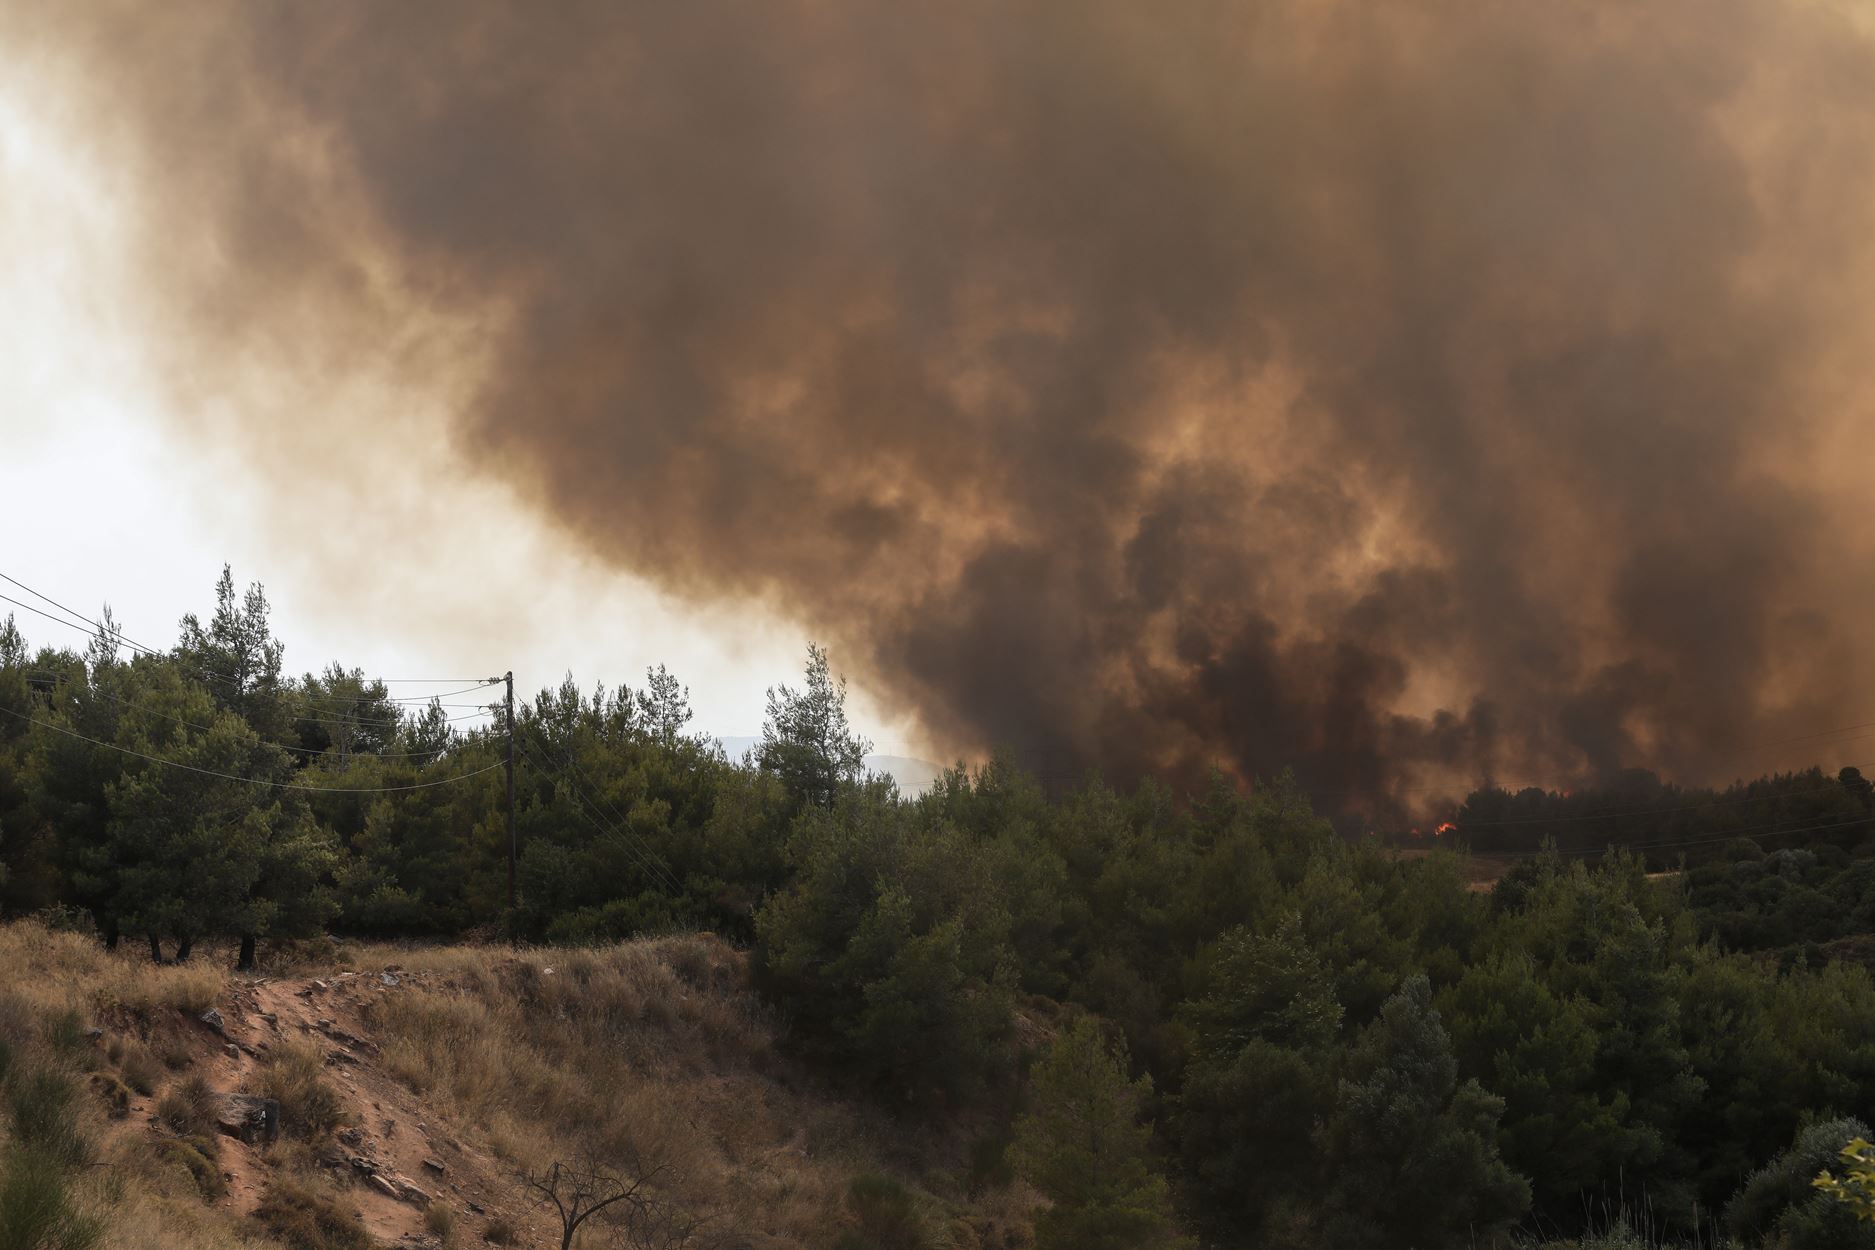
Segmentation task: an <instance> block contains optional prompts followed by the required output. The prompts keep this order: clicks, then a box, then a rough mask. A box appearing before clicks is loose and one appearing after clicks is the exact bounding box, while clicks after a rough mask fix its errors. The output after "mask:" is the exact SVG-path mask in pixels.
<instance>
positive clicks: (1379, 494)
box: [0, 0, 1875, 819]
mask: <svg viewBox="0 0 1875 1250" xmlns="http://www.w3.org/2000/svg"><path fill="white" fill-rule="evenodd" d="M129 31H134V37H127V33H126V32H129ZM0 36H4V38H5V39H6V40H7V42H8V43H9V44H10V45H12V46H15V47H17V48H20V49H22V50H23V55H25V56H26V57H28V58H30V63H31V64H32V65H33V66H34V73H35V75H36V79H35V81H38V82H40V83H41V84H42V85H43V90H45V91H47V92H55V93H60V94H61V98H63V99H66V100H67V101H68V102H69V103H68V107H69V108H70V109H72V110H75V111H76V112H77V114H78V115H79V116H81V117H84V118H88V119H89V120H90V121H92V122H94V123H97V124H94V125H91V126H89V127H88V130H87V133H89V134H90V135H91V136H92V138H91V140H90V141H91V142H93V143H95V144H96V145H97V146H98V147H99V149H100V154H101V158H102V159H105V160H106V161H108V162H109V163H110V165H111V166H112V167H113V168H114V169H117V170H119V171H120V173H121V180H122V182H121V185H122V186H123V187H124V189H125V194H126V196H127V197H128V199H127V203H128V204H129V205H130V209H131V212H132V213H133V215H134V217H135V219H136V221H137V222H138V223H139V227H138V228H139V232H140V233H139V237H141V238H142V239H144V240H145V241H146V244H147V246H146V248H145V250H144V253H143V255H144V262H145V268H146V270H147V272H146V273H145V274H144V278H145V282H144V284H143V287H142V289H141V290H140V292H139V294H138V298H139V299H140V300H141V301H144V302H146V303H147V304H148V306H149V307H151V308H153V309H156V310H159V311H160V314H161V316H162V318H163V323H164V324H165V325H167V326H169V327H170V333H169V335H168V338H167V341H166V343H165V345H164V348H163V350H164V352H165V353H166V356H165V359H166V360H167V362H168V366H167V367H168V376H170V377H171V378H172V379H173V381H174V383H175V385H176V386H177V388H178V390H179V391H180V392H181V393H183V394H184V395H185V397H188V398H191V399H193V400H203V401H206V400H220V399H225V398H227V397H229V396H239V395H241V394H243V393H245V392H244V388H247V387H250V386H251V385H253V381H252V380H253V378H255V377H257V376H266V377H267V378H268V379H269V382H268V385H269V386H273V387H285V386H290V385H292V383H291V382H290V381H287V380H284V379H290V378H294V377H301V378H306V379H311V380H309V381H307V382H306V384H305V387H306V393H305V394H304V395H303V396H301V397H300V400H299V401H296V402H301V403H302V406H303V408H304V410H305V411H306V413H307V414H308V420H309V421H311V420H313V418H312V416H311V414H312V413H314V412H317V413H318V418H317V421H318V426H317V428H318V429H319V430H320V431H321V434H320V436H319V437H323V438H367V439H368V438H370V437H373V430H374V428H382V426H383V413H381V412H373V413H369V414H364V413H357V412H346V411H331V410H330V407H329V406H328V405H324V404H322V402H321V400H322V398H323V396H322V394H321V391H320V386H321V385H323V382H324V379H326V378H328V377H330V376H332V375H333V374H334V373H339V374H343V373H345V372H347V371H349V370H352V369H354V368H357V367H363V365H364V363H365V362H370V363H371V364H372V365H373V366H374V367H376V366H378V365H384V363H385V362H387V361H388V362H390V364H389V365H388V366H387V367H388V368H390V369H391V371H392V372H393V373H394V374H395V375H396V376H397V377H399V378H400V379H401V382H402V384H403V385H405V386H407V387H408V388H410V390H412V391H413V392H422V393H424V394H426V395H429V396H430V397H432V398H433V399H434V400H435V402H436V403H438V404H441V405H442V406H443V407H444V408H445V409H446V410H447V411H448V412H449V413H450V414H451V416H450V421H451V423H452V437H453V439H454V440H455V442H456V443H457V445H458V447H459V448H460V450H461V452H462V454H463V455H464V456H466V457H467V458H468V459H469V460H470V461H471V462H472V463H474V464H476V465H478V466H479V467H480V468H481V469H482V470H484V471H485V472H487V473H490V474H494V475H498V476H500V477H502V478H504V479H506V480H508V481H510V482H512V483H513V484H514V486H515V487H516V489H518V490H519V491H521V492H522V493H523V494H524V495H525V496H526V497H528V498H529V499H531V500H532V501H533V503H534V505H535V506H537V507H538V508H539V509H541V510H542V511H543V512H544V513H546V514H548V515H550V516H551V517H553V518H554V519H555V520H556V521H557V522H558V523H559V524H560V525H562V526H564V527H565V528H566V529H567V530H568V531H570V532H572V533H574V534H576V535H577V536H578V537H579V539H580V540H581V541H582V542H584V543H585V544H587V545H588V546H589V547H590V549H591V550H593V551H594V552H596V553H598V554H599V555H600V556H602V557H604V558H605V559H607V560H609V561H612V562H614V563H615V564H617V565H618V566H620V567H622V568H626V569H629V570H632V571H635V572H637V573H640V574H643V575H645V576H647V577H649V578H650V579H652V580H653V581H654V582H655V583H656V584H658V585H660V586H662V587H665V588H667V589H670V590H672V591H675V592H677V593H679V594H681V595H685V596H691V597H695V598H699V599H709V600H731V601H753V602H757V603H760V604H763V605H765V606H766V607H767V608H770V609H772V610H774V611H777V612H780V613H782V614H784V615H785V616H786V617H788V618H790V619H793V620H797V621H799V622H801V623H802V624H803V625H804V626H805V627H806V629H807V630H808V631H810V632H813V633H814V634H816V635H818V636H821V637H825V638H827V639H829V640H830V641H831V642H832V643H833V645H834V646H835V647H836V650H837V652H838V654H840V655H841V656H842V657H845V658H846V661H847V663H849V664H852V665H855V666H857V669H858V672H859V675H860V676H861V677H862V678H863V679H864V680H865V681H866V682H867V683H868V685H869V687H870V688H873V689H875V690H878V691H880V692H882V693H883V694H884V695H885V696H887V697H889V698H890V699H892V700H895V701H896V702H897V703H898V704H900V705H902V706H904V707H906V708H908V709H911V710H912V711H913V712H914V713H915V714H916V715H917V716H918V717H919V718H920V720H921V722H922V724H923V726H924V728H925V730H926V732H927V733H928V736H929V738H930V741H931V746H930V749H929V751H928V752H927V754H931V755H936V756H940V757H945V758H948V757H949V756H950V755H951V753H953V752H964V753H970V754H975V753H978V752H982V751H986V750H988V749H990V748H992V747H995V746H999V745H1000V746H1005V747H1008V748H1010V749H1012V750H1014V751H1015V752H1016V753H1017V754H1018V755H1019V756H1020V757H1022V758H1024V759H1027V760H1029V761H1030V762H1031V763H1032V764H1034V765H1036V766H1040V767H1045V768H1047V769H1048V770H1050V771H1056V770H1061V771H1068V772H1073V771H1078V770H1079V769H1080V768H1082V767H1084V766H1088V765H1098V766H1100V767H1102V768H1104V769H1105V770H1107V771H1108V772H1109V773H1110V774H1111V775H1113V776H1116V777H1120V778H1126V779H1131V778H1134V777H1137V776H1140V775H1143V774H1145V773H1148V772H1165V771H1168V770H1169V771H1171V772H1174V773H1176V774H1178V775H1180V776H1183V777H1185V778H1188V779H1193V780H1195V779H1198V778H1201V777H1202V775H1203V773H1204V770H1205V769H1206V768H1207V767H1209V766H1210V765H1212V764H1214V763H1215V764H1218V765H1220V766H1222V767H1224V768H1225V769H1227V770H1228V771H1230V772H1231V773H1233V774H1235V775H1237V776H1239V777H1241V778H1248V777H1250V776H1253V775H1258V774H1262V775H1269V774H1271V773H1273V772H1275V771H1277V770H1279V769H1281V768H1282V767H1285V766H1290V767H1293V768H1294V769H1295V770H1296V773H1297V776H1298V778H1299V780H1300V781H1301V783H1302V785H1303V786H1304V787H1305V788H1306V789H1307V790H1309V791H1310V792H1311V793H1312V794H1315V795H1316V796H1318V799H1319V800H1320V801H1322V802H1324V803H1327V804H1329V805H1331V806H1333V807H1334V808H1335V809H1337V810H1342V811H1353V812H1358V813H1364V814H1366V815H1368V816H1370V817H1374V818H1378V819H1387V818H1389V817H1390V816H1393V815H1396V814H1397V813H1398V812H1399V811H1401V810H1403V809H1405V808H1410V807H1412V806H1413V803H1414V801H1415V800H1414V797H1413V796H1414V795H1416V794H1420V793H1423V792H1424V788H1425V787H1432V788H1434V789H1435V790H1438V791H1440V792H1441V793H1447V794H1450V795H1452V796H1453V797H1456V796H1458V795H1460V794H1462V793H1463V792H1464V790H1465V789H1466V788H1467V786H1468V783H1471V782H1475V781H1477V780H1478V779H1481V778H1513V779H1516V780H1518V781H1522V780H1535V781H1541V782H1544V783H1546V784H1563V783H1569V782H1583V781H1589V780H1594V779H1597V778H1600V777H1603V776H1606V775H1607V774H1609V773H1610V772H1611V771H1612V770H1614V769H1617V768H1620V767H1625V766H1634V765H1640V766H1646V767H1651V768H1654V769H1657V770H1659V771H1662V772H1664V773H1666V774H1668V775H1671V776H1675V777H1679V778H1683V779H1686V780H1692V781H1706V780H1710V781H1723V780H1725V779H1728V778H1730V777H1731V776H1734V775H1738V774H1740V773H1742V772H1754V773H1755V772H1757V771H1762V770H1763V769H1764V768H1765V767H1767V766H1768V765H1772V764H1776V763H1780V762H1782V761H1780V760H1779V759H1778V758H1775V757H1776V755H1777V754H1778V753H1771V754H1772V756H1773V758H1768V759H1767V758H1765V756H1766V752H1764V751H1762V750H1759V749H1758V748H1759V747H1760V745H1761V744H1763V743H1767V742H1778V741H1781V740H1783V739H1785V738H1787V737H1790V736H1792V735H1795V734H1800V733H1806V732H1810V731H1813V730H1814V729H1815V728H1816V727H1818V726H1820V725H1831V724H1841V723H1847V722H1848V721H1851V720H1855V719H1858V718H1859V717H1860V714H1861V712H1862V710H1864V709H1866V707H1867V706H1868V705H1869V703H1870V700H1871V696H1875V668H1872V667H1871V665H1870V662H1869V661H1868V660H1867V659H1866V658H1865V655H1864V649H1862V648H1859V647H1857V646H1856V645H1855V643H1856V638H1855V635H1854V633H1853V623H1854V622H1857V621H1859V620H1861V619H1863V618H1865V617H1866V616H1867V614H1868V610H1869V608H1870V606H1871V605H1870V604H1869V602H1868V599H1869V591H1868V590H1867V589H1866V580H1865V579H1853V578H1850V577H1847V576H1845V574H1844V570H1845V569H1849V568H1853V567H1859V566H1860V561H1862V560H1865V559H1866V557H1867V554H1868V547H1869V542H1870V539H1871V537H1875V530H1872V528H1871V526H1870V524H1869V522H1868V520H1867V516H1866V512H1867V510H1866V507H1865V506H1864V503H1863V500H1864V498H1865V493H1866V486H1865V482H1864V481H1863V476H1864V475H1863V473H1862V467H1861V460H1860V459H1859V458H1858V457H1855V456H1844V455H1841V454H1840V450H1841V449H1842V448H1843V447H1844V446H1846V445H1849V444H1848V443H1846V441H1845V440H1847V439H1848V438H1849V436H1850V435H1851V434H1852V433H1854V432H1855V431H1857V430H1858V429H1859V428H1861V427H1860V424H1859V423H1860V422H1861V421H1862V417H1861V415H1860V414H1861V410H1862V406H1863V404H1864V402H1865V400H1864V398H1863V396H1862V394H1861V391H1862V388H1861V386H1860V384H1859V383H1858V382H1857V381H1856V375H1855V373H1854V372H1853V369H1854V367H1855V366H1856V365H1857V364H1858V363H1859V360H1860V356H1859V354H1858V347H1857V345H1858V344H1859V343H1860V341H1861V340H1862V339H1863V338H1864V337H1865V335H1866V332H1867V329H1868V326H1867V316H1868V314H1867V312H1866V308H1867V307H1868V301H1867V300H1866V298H1865V295H1866V292H1867V290H1868V289H1869V282H1870V278H1871V270H1870V246H1869V236H1868V232H1867V230H1866V221H1867V220H1868V213H1869V210H1870V208H1871V207H1875V185H1872V184H1871V179H1872V178H1875V171H1872V170H1871V168H1870V166H1869V164H1868V162H1867V161H1866V159H1864V158H1865V156H1866V153H1867V151H1869V150H1870V148H1871V146H1875V108H1871V105H1875V39H1872V38H1871V33H1870V31H1869V29H1868V28H1867V26H1866V24H1864V23H1862V22H1861V19H1860V18H1859V17H1858V16H1857V15H1856V14H1855V13H1854V12H1853V11H1852V10H1850V9H1848V8H1847V7H1843V6H1836V5H1831V4H1826V3H1820V2H1815V3H1812V2H1799V3H1791V4H1784V5H1776V6H1767V5H1757V4H1747V3H1742V2H1734V0H1722V2H1721V3H1718V4H1716V5H1715V4H1710V3H1692V2H1691V0H1674V2H1670V3H1664V4H1656V5H1647V6H1642V7H1638V8H1637V7H1631V6H1629V7H1622V6H1612V5H1567V6H1532V5H1471V6H1442V7H1438V8H1434V9H1424V8H1414V7H1406V8H1401V7H1397V6H1379V7H1377V6H1373V5H1366V4H1355V3H1325V4H1324V3H1303V2H1301V0H1294V2H1288V0H1285V2H1282V3H1275V4H1254V5H1253V4H1245V3H1240V2H1237V0H1231V2H1224V0H1196V2H1194V3H1189V4H1178V5H1172V6H1163V5H1158V6H1140V5H1135V4H1126V3H1118V2H1106V0H1098V2H1096V3H1091V4H1090V3H1066V2H1044V3H1037V4H1024V5H1013V6H1012V5H1000V4H991V3H975V2H967V3H962V4H955V5H945V6H940V7H936V8H928V9H917V10H906V9H903V8H894V9H891V10H889V11H888V10H879V9H878V8H877V7H876V6H870V5H865V4H858V3H849V2H847V0H835V2H834V3H805V2H803V3H781V4H774V5H766V6H762V7H761V8H760V9H756V10H751V9H749V8H748V7H746V6H740V5H733V4H725V3H715V2H708V3H700V4H685V5H681V6H670V5H666V4H658V3H643V4H635V3H634V4H623V5H620V4H585V5H562V6H555V8H554V11H553V13H552V14H551V15H550V16H548V15H544V14H541V13H539V12H535V11H533V10H520V9H514V8H511V7H508V6H502V5H495V4H479V3H478V4H469V5H449V6H440V5H431V4H421V3H419V4H405V5H398V6H396V7H394V8H384V7H373V8H357V9H351V10H346V11H343V12H334V11H332V10H330V9H329V8H319V9H303V8H292V7H287V8H281V7H270V8H254V7H252V6H234V5H227V4H216V3H202V4H193V5H183V6H166V7H165V8H164V9H163V10H162V11H161V12H159V13H151V12H149V11H147V10H145V9H140V8H139V9H132V8H128V7H126V8H121V9H119V8H113V7H111V6H82V7H76V8H72V7H67V8H64V9H60V10H57V11H48V10H44V9H32V8H28V7H26V6H19V7H16V8H13V9H11V10H9V11H8V12H7V13H6V14H5V15H4V17H0ZM104 119H109V121H110V124H109V125H104V124H103V120H104ZM192 406H193V407H200V408H203V409H207V408H212V407H214V406H215V405H214V404H213V403H198V404H193V405H192ZM395 409H396V405H395V404H392V405H390V407H389V408H387V409H386V410H385V411H395ZM203 420H204V422H205V425H204V431H208V430H213V431H215V432H217V433H218V434H219V435H226V436H227V437H228V438H229V440H230V441H231V442H232V443H233V444H234V445H237V446H243V447H245V448H246V449H247V452H248V454H249V457H250V459H251V461H252V463H253V464H254V465H256V466H257V467H258V468H260V470H261V471H263V472H266V473H276V474H278V473H297V472H302V471H305V466H306V464H307V463H308V461H309V459H310V460H316V458H317V456H318V455H319V450H318V449H319V446H320V443H319V439H318V438H315V437H313V436H311V435H309V434H304V433H287V432H283V431H278V430H273V429H267V430H262V429H259V428H250V427H248V426H244V425H243V424H242V423H240V422H239V421H226V420H222V423H221V424H216V423H215V422H216V420H218V419H212V418H208V417H204V418H203ZM374 423H376V424H375V425H374ZM1790 762H1792V763H1795V762H1797V761H1795V760H1792V761H1790ZM1803 762H1808V761H1803Z"/></svg>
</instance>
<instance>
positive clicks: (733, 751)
mask: <svg viewBox="0 0 1875 1250" xmlns="http://www.w3.org/2000/svg"><path fill="white" fill-rule="evenodd" d="M716 740H717V741H718V742H720V743H722V744H723V754H724V755H727V756H728V757H729V758H730V759H732V760H740V759H741V758H742V757H743V756H744V755H746V754H748V753H749V752H750V751H752V750H754V749H755V748H756V747H757V746H758V745H759V744H760V743H761V741H762V740H761V739H760V738H752V737H742V736H737V737H723V736H718V737H717V739H716ZM866 768H867V771H869V772H874V773H882V774H884V775H885V776H887V777H890V778H891V779H892V780H893V781H895V782H897V783H898V788H899V790H900V792H902V793H904V794H922V793H924V792H925V791H926V790H928V789H930V788H931V783H932V782H934V781H936V780H937V779H938V778H939V777H940V776H941V775H943V772H944V767H943V765H941V764H933V763H932V762H931V761H930V760H920V759H913V758H912V757H911V756H908V755H868V756H867V757H866Z"/></svg>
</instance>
